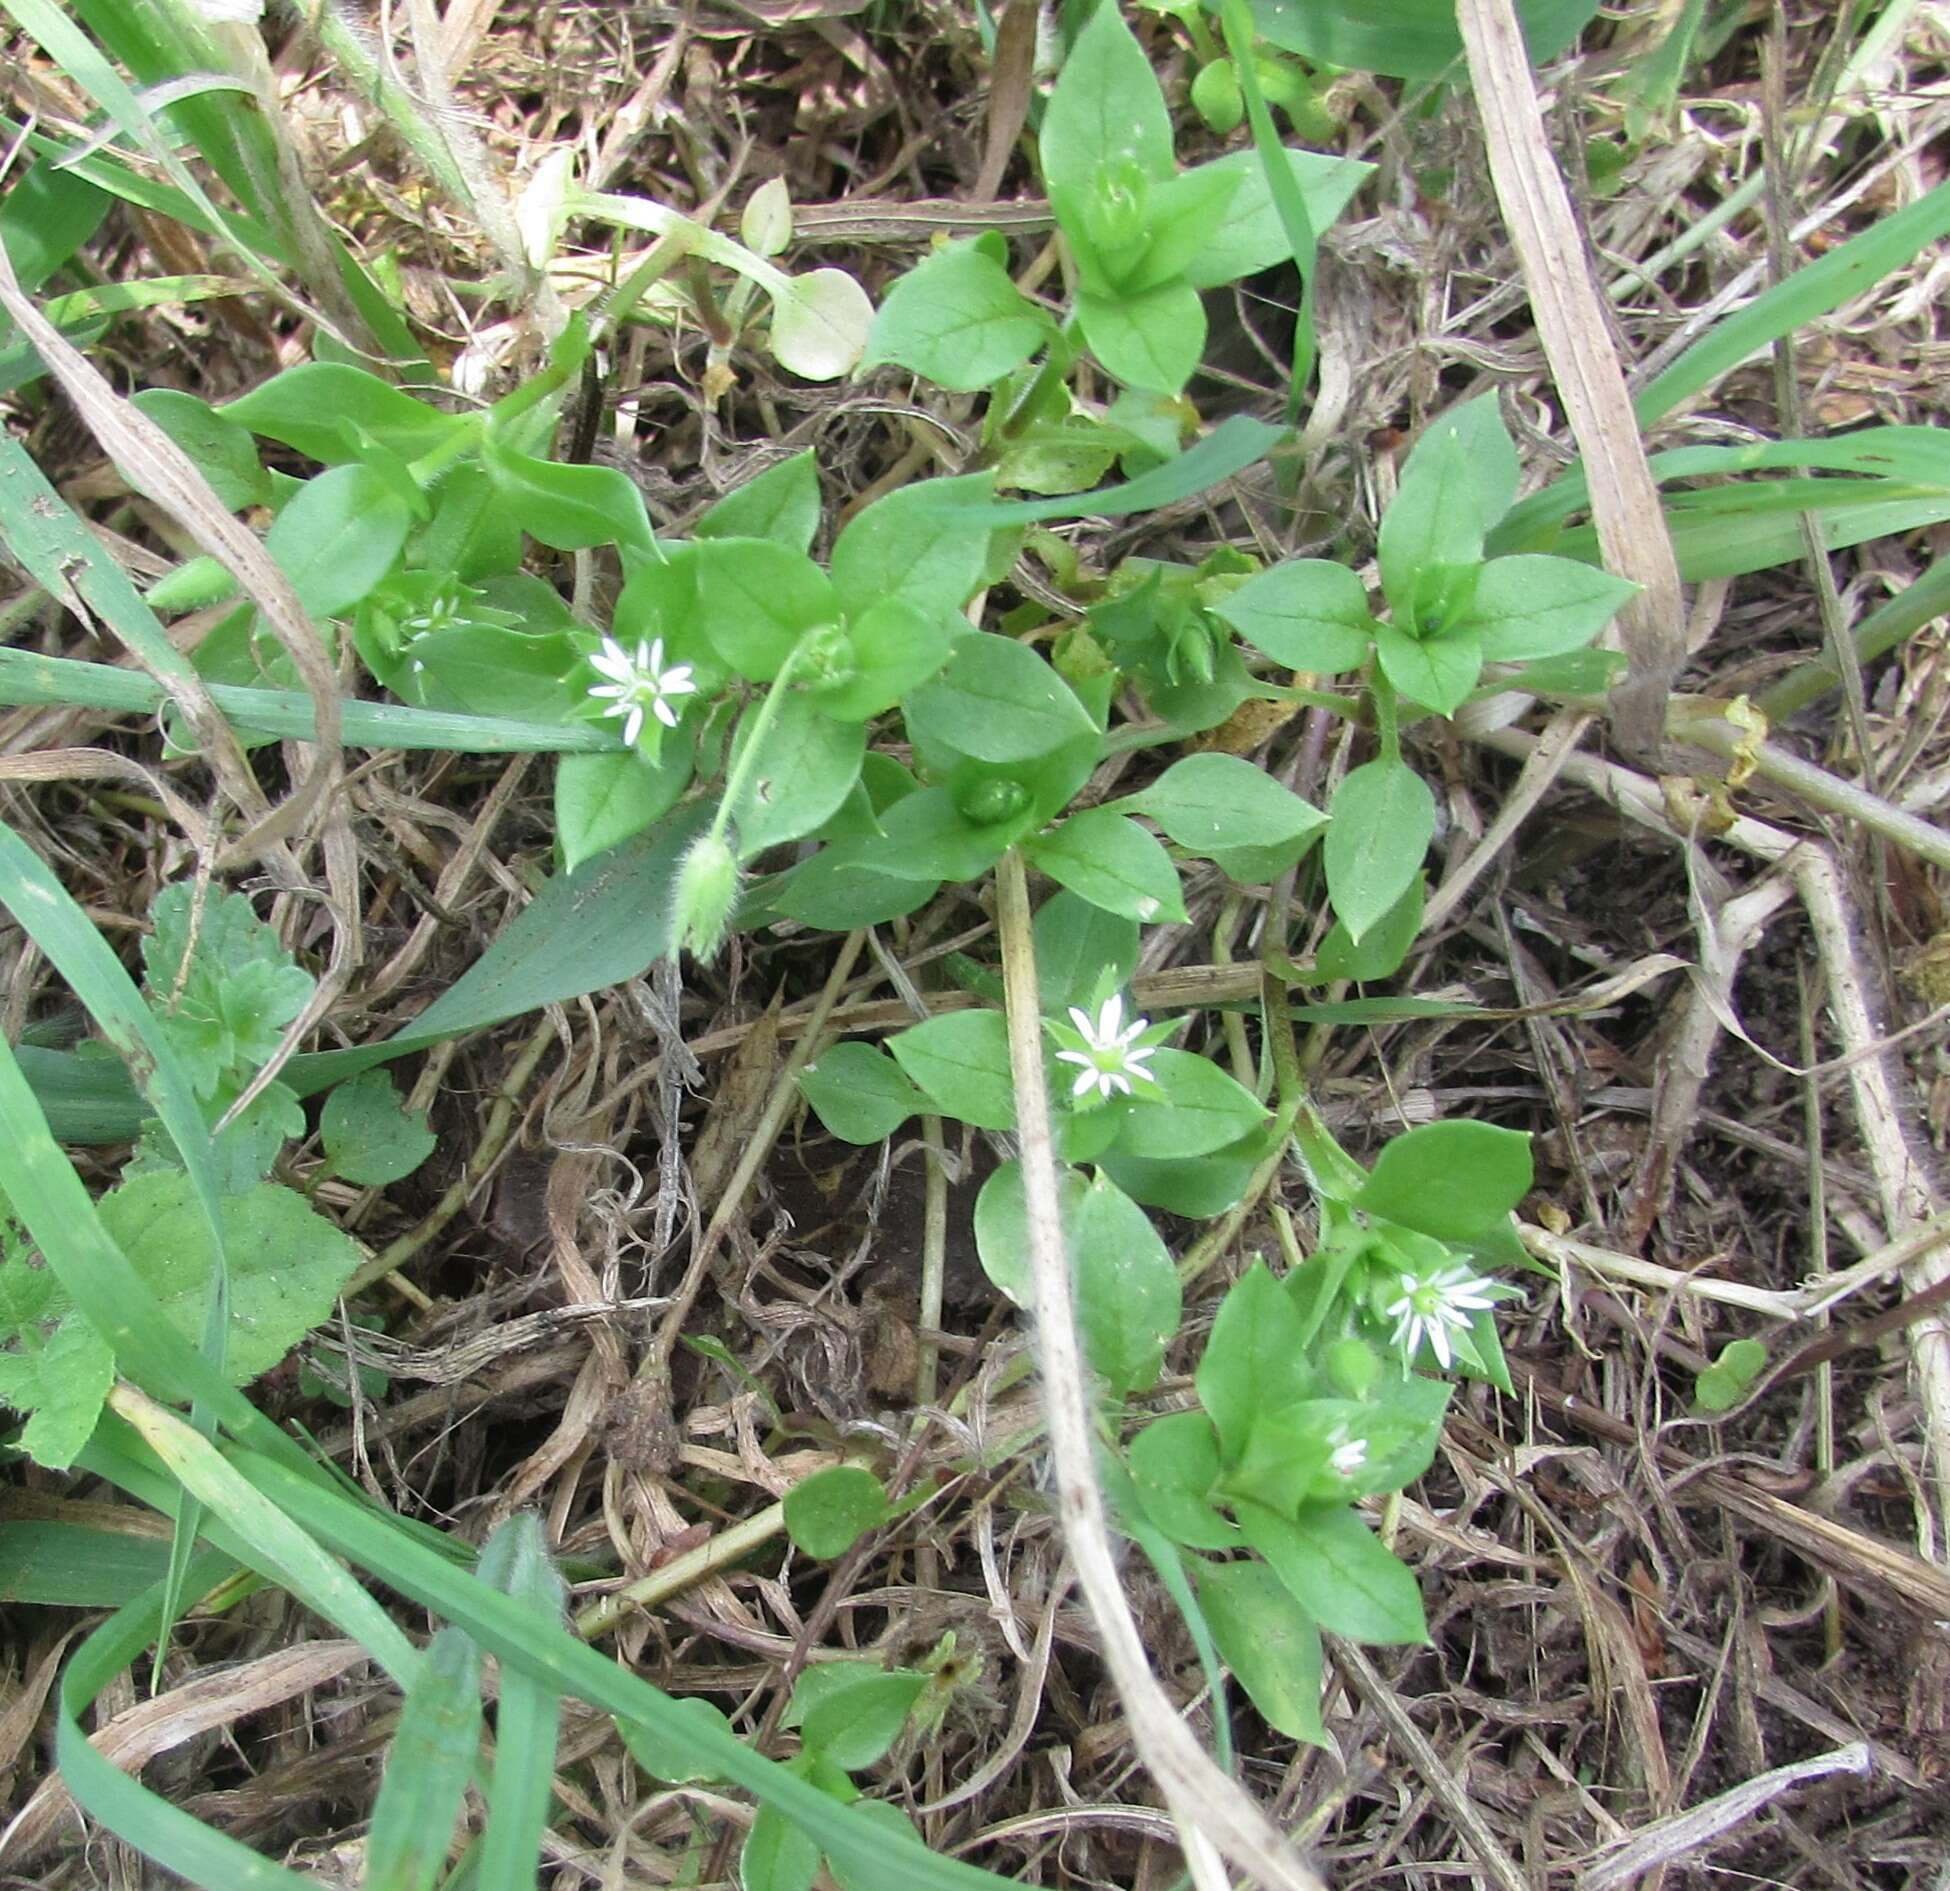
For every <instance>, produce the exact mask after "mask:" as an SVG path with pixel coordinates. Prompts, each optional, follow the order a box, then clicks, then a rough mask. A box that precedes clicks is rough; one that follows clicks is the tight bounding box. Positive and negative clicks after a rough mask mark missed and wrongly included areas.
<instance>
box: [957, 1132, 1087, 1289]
mask: <svg viewBox="0 0 1950 1891" xmlns="http://www.w3.org/2000/svg"><path fill="white" fill-rule="evenodd" d="M1057 1186H1058V1190H1059V1194H1060V1196H1061V1198H1062V1199H1063V1200H1064V1201H1065V1202H1066V1203H1067V1202H1068V1201H1069V1200H1070V1199H1071V1198H1072V1197H1073V1196H1075V1195H1076V1194H1078V1193H1080V1192H1081V1191H1082V1189H1083V1187H1084V1186H1085V1183H1084V1178H1083V1177H1082V1176H1081V1175H1079V1174H1078V1173H1077V1171H1076V1170H1074V1169H1064V1170H1062V1171H1060V1172H1059V1174H1058V1176H1057ZM975 1252H976V1255H977V1256H978V1257H979V1259H980V1260H981V1263H982V1272H983V1273H985V1274H986V1275H987V1276H988V1277H989V1281H990V1283H991V1284H992V1285H993V1286H995V1287H996V1288H997V1289H998V1290H999V1291H1000V1292H1002V1293H1004V1294H1006V1295H1007V1296H1008V1298H1009V1299H1010V1300H1011V1301H1013V1302H1014V1303H1015V1305H1017V1306H1019V1307H1028V1306H1032V1305H1034V1303H1035V1298H1036V1289H1035V1284H1034V1282H1033V1280H1032V1279H1031V1276H1030V1267H1029V1205H1028V1198H1027V1196H1026V1195H1025V1194H1024V1193H1023V1182H1022V1164H1021V1163H1020V1162H1019V1161H1018V1160H1016V1158H1015V1157H1013V1156H1011V1157H1010V1158H1009V1160H1008V1161H1007V1162H1005V1163H1003V1164H1002V1165H1001V1167H1000V1168H998V1169H997V1170H996V1171H995V1173H994V1174H993V1175H991V1176H990V1177H989V1179H988V1180H987V1181H986V1182H984V1183H983V1184H982V1188H981V1192H980V1193H979V1194H978V1195H977V1196H976V1197H975Z"/></svg>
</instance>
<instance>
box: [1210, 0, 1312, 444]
mask: <svg viewBox="0 0 1950 1891" xmlns="http://www.w3.org/2000/svg"><path fill="white" fill-rule="evenodd" d="M1219 17H1220V20H1221V22H1222V23H1223V25H1224V28H1225V40H1226V50H1227V51H1228V52H1229V53H1230V54H1231V55H1232V69H1233V71H1234V72H1236V73H1237V74H1238V75H1239V90H1240V93H1241V95H1242V96H1243V97H1244V99H1245V101H1246V122H1247V123H1248V124H1249V125H1250V126H1251V127H1252V134H1253V149H1254V151H1256V152H1257V153H1258V154H1259V162H1260V166H1261V169H1262V170H1263V171H1264V172H1265V175H1266V188H1267V191H1268V192H1269V193H1270V195H1271V196H1272V199H1273V207H1274V209H1275V210H1277V211H1278V212H1279V213H1280V228H1281V229H1282V230H1284V231H1285V232H1286V240H1287V246H1288V248H1289V249H1290V250H1291V251H1292V252H1293V266H1294V268H1296V269H1297V270H1298V271H1299V272H1300V309H1299V314H1298V318H1297V319H1296V320H1295V322H1294V325H1293V371H1292V374H1291V375H1290V376H1289V377H1288V380H1287V389H1286V418H1287V425H1288V426H1291V425H1292V424H1293V423H1294V421H1295V420H1296V419H1298V417H1299V414H1300V401H1301V397H1302V395H1303V394H1304V393H1305V391H1306V386H1307V383H1308V382H1309V381H1311V380H1312V379H1313V373H1314V353H1315V338H1314V274H1315V265H1316V263H1317V262H1318V260H1319V256H1320V239H1319V236H1318V234H1317V233H1316V232H1315V230H1314V227H1313V219H1312V218H1311V217H1309V216H1308V214H1307V200H1306V198H1305V197H1304V196H1303V195H1302V194H1301V190H1300V185H1299V181H1298V180H1297V179H1296V178H1295V177H1294V175H1293V167H1292V166H1291V165H1290V164H1289V163H1288V162H1287V154H1286V147H1285V146H1284V145H1282V144H1281V143H1280V138H1279V134H1278V132H1276V131H1275V130H1274V128H1273V114H1272V112H1271V111H1270V110H1269V109H1268V108H1267V104H1266V93H1265V91H1264V89H1263V88H1262V87H1261V85H1260V82H1259V62H1258V60H1257V59H1256V57H1255V56H1254V52H1253V38H1254V34H1253V20H1252V14H1251V12H1250V10H1249V8H1248V6H1247V3H1246V0H1224V4H1223V5H1222V6H1221V8H1220V10H1219Z"/></svg>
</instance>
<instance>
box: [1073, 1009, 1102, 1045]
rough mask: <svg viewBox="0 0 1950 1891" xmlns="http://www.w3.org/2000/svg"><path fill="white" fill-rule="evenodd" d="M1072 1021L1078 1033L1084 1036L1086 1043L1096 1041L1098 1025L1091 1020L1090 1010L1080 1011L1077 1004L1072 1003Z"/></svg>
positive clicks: (1081, 1036)
mask: <svg viewBox="0 0 1950 1891" xmlns="http://www.w3.org/2000/svg"><path fill="white" fill-rule="evenodd" d="M1070 1022H1071V1023H1072V1024H1074V1025H1075V1026H1076V1028H1077V1035H1078V1036H1079V1037H1080V1038H1082V1039H1083V1041H1084V1042H1085V1043H1086V1044H1094V1043H1096V1041H1097V1030H1096V1027H1095V1026H1094V1025H1093V1024H1092V1023H1091V1022H1090V1014H1089V1013H1088V1012H1084V1011H1079V1010H1078V1009H1077V1008H1076V1006H1075V1005H1072V1006H1071V1007H1070Z"/></svg>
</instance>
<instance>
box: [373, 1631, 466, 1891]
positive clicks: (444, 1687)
mask: <svg viewBox="0 0 1950 1891" xmlns="http://www.w3.org/2000/svg"><path fill="white" fill-rule="evenodd" d="M480 1746H481V1651H480V1649H479V1648H478V1647H476V1646H475V1644H474V1642H473V1641H472V1640H471V1639H470V1638H469V1637H468V1636H466V1635H465V1634H463V1633H462V1632H461V1631H460V1630H459V1629H457V1628H443V1629H441V1630H440V1631H439V1633H437V1634H436V1635H435V1636H434V1638H433V1640H432V1641H431V1642H429V1643H428V1644H427V1654H426V1664H425V1666H424V1667H423V1668H422V1670H421V1672H420V1678H419V1679H418V1680H417V1681H415V1682H414V1683H413V1685H412V1686H411V1687H410V1688H408V1689H407V1692H406V1700H405V1703H404V1705H403V1706H402V1707H401V1709H400V1717H399V1731H398V1733H396V1734H395V1735H394V1736H393V1744H392V1748H391V1750H390V1751H389V1752H388V1753H387V1755H386V1771H385V1775H384V1777H383V1778H382V1779H381V1780H380V1782H379V1797H378V1799H377V1801H376V1802H375V1803H374V1805H373V1809H372V1823H371V1825H370V1827H369V1828H368V1831H367V1836H366V1875H365V1891H432V1886H433V1884H434V1883H435V1881H436V1880H437V1879H438V1877H439V1876H440V1874H441V1872H442V1871H443V1870H444V1869H445V1868H446V1863H447V1852H448V1848H449V1847H450V1846H451V1844H452V1843H453V1835H454V1819H455V1817H456V1815H457V1814H458V1813H459V1811H460V1801H461V1795H462V1793H463V1792H465V1791H466V1789H467V1780H468V1775H469V1774H470V1773H471V1772H472V1771H473V1769H474V1761H475V1757H476V1755H477V1754H478V1753H479V1752H480Z"/></svg>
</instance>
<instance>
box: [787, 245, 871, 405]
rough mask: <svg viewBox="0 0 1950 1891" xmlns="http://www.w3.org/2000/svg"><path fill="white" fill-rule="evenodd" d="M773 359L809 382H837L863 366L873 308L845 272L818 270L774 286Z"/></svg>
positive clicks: (809, 271) (861, 289)
mask: <svg viewBox="0 0 1950 1891" xmlns="http://www.w3.org/2000/svg"><path fill="white" fill-rule="evenodd" d="M768 286H769V287H770V288H771V292H772V357H773V359H774V360H775V361H777V362H778V364H779V366H780V367H782V368H785V369H787V370H789V371H790V372H791V373H793V374H796V375H798V376H800V377H801V378H802V379H803V380H807V381H837V380H838V379H839V378H840V376H841V375H843V374H850V373H851V372H852V371H853V369H854V368H855V367H857V366H858V365H859V361H860V357H861V355H862V354H864V353H865V352H866V346H867V336H868V334H869V332H870V331H871V330H872V328H873V303H872V301H871V300H870V299H869V298H868V295H867V292H866V291H865V290H864V289H863V288H861V287H860V285H859V284H858V283H857V282H855V281H854V279H853V278H852V277H851V276H849V275H848V274H847V273H846V271H845V270H844V269H813V270H808V271H807V273H806V274H805V275H803V276H787V277H785V278H783V279H782V280H780V281H779V282H777V283H771V284H768Z"/></svg>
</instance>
